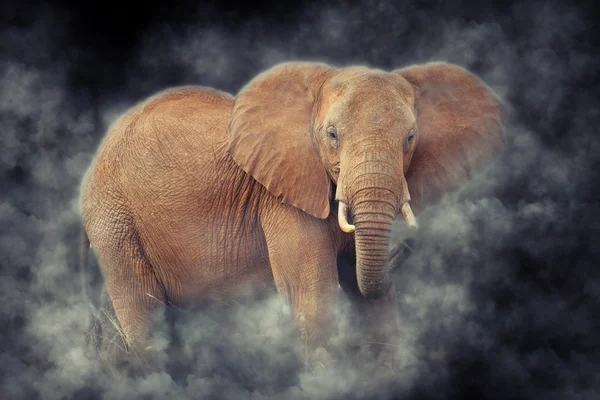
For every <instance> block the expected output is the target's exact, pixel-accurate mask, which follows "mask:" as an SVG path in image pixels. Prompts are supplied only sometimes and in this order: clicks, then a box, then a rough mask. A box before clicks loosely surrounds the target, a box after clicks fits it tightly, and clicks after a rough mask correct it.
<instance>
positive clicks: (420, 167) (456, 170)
mask: <svg viewBox="0 0 600 400" xmlns="http://www.w3.org/2000/svg"><path fill="white" fill-rule="evenodd" d="M394 72H395V73H398V74H400V75H401V76H402V77H404V78H405V79H406V80H407V81H409V82H410V83H411V84H412V85H413V87H414V88H415V111H416V115H417V127H418V132H419V136H418V141H417V144H416V148H415V151H414V154H413V156H412V159H411V163H410V166H409V168H408V172H407V174H406V180H407V183H408V189H409V192H410V195H411V206H412V208H413V209H414V210H415V212H419V211H420V210H423V209H424V208H425V207H427V206H428V205H430V204H433V203H435V202H437V201H439V200H440V199H441V197H442V196H443V195H444V194H445V193H447V192H450V191H453V190H456V189H458V188H459V187H460V186H461V185H463V184H464V183H466V182H467V181H468V180H469V179H471V177H472V176H473V175H474V174H475V173H477V172H478V171H479V170H481V169H483V168H485V167H487V166H488V165H489V164H491V162H492V161H493V158H494V156H496V155H497V153H498V152H499V151H500V150H501V149H502V146H503V135H504V133H503V118H504V115H503V114H504V112H503V106H502V104H501V102H500V100H499V99H498V98H497V97H496V95H495V94H494V92H492V90H491V89H490V88H489V87H487V86H486V85H485V83H483V81H481V80H480V79H479V78H478V77H476V76H475V75H473V74H472V73H470V72H468V71H466V70H465V69H463V68H461V67H459V66H456V65H451V64H446V63H428V64H424V65H416V66H410V67H407V68H403V69H399V70H395V71H394Z"/></svg>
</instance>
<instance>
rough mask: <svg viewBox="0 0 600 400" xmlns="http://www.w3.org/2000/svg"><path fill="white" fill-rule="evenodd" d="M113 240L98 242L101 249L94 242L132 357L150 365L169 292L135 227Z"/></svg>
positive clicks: (119, 233)
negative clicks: (155, 331) (158, 321)
mask: <svg viewBox="0 0 600 400" xmlns="http://www.w3.org/2000/svg"><path fill="white" fill-rule="evenodd" d="M124 231H125V232H124ZM113 233H114V232H113ZM112 237H113V238H115V239H114V240H112V241H111V240H108V241H107V240H104V241H103V240H102V239H100V240H98V241H97V242H98V243H99V244H98V247H96V244H95V243H94V241H93V239H92V238H90V239H91V240H92V246H93V247H94V249H95V250H96V253H97V255H98V258H99V261H100V266H101V268H102V271H103V274H104V279H105V286H106V291H107V292H108V295H109V296H110V300H111V301H112V305H113V308H114V312H115V314H116V317H117V319H118V323H119V325H120V327H121V329H122V334H123V335H124V339H125V341H126V343H127V350H128V351H129V352H130V353H132V354H131V355H132V357H134V358H135V359H137V360H138V361H142V362H143V364H146V362H145V359H146V358H148V356H149V355H150V354H151V353H152V350H153V349H152V346H151V344H152V343H151V342H150V339H151V333H152V332H153V328H154V324H153V322H154V321H155V320H156V317H161V316H162V315H163V312H164V309H165V307H164V305H165V303H166V296H165V290H164V287H163V285H162V283H161V282H159V280H158V279H157V277H156V275H155V273H154V271H153V269H152V266H151V265H150V263H149V262H148V260H147V259H146V257H145V255H144V251H143V248H142V245H141V243H140V241H139V239H138V237H137V234H136V232H134V231H133V228H131V227H126V228H125V229H121V230H119V232H118V235H112ZM104 239H106V237H105V238H104Z"/></svg>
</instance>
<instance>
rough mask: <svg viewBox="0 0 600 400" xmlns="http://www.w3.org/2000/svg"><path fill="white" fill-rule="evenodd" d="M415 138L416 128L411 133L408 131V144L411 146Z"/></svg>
mask: <svg viewBox="0 0 600 400" xmlns="http://www.w3.org/2000/svg"><path fill="white" fill-rule="evenodd" d="M414 138H415V128H412V129H411V130H410V131H408V136H407V137H406V143H407V144H411V143H412V141H413V139H414Z"/></svg>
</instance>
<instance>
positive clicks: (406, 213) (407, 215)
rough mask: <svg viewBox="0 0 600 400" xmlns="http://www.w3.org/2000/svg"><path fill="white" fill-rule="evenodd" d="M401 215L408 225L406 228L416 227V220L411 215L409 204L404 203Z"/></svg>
mask: <svg viewBox="0 0 600 400" xmlns="http://www.w3.org/2000/svg"><path fill="white" fill-rule="evenodd" d="M402 215H403V216H404V219H405V220H406V222H407V223H408V226H410V227H411V228H417V227H418V225H417V220H416V219H415V215H414V214H413V212H412V210H411V208H410V204H408V202H406V203H404V204H403V205H402Z"/></svg>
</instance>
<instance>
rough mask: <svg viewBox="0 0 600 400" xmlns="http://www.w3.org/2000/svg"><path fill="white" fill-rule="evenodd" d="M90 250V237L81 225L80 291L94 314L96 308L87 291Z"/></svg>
mask: <svg viewBox="0 0 600 400" xmlns="http://www.w3.org/2000/svg"><path fill="white" fill-rule="evenodd" d="M89 252H90V238H89V237H88V235H87V232H86V231H85V228H84V227H81V247H80V249H79V273H80V276H81V292H82V295H83V300H84V301H85V302H86V303H87V304H88V307H89V308H90V311H91V312H92V313H93V314H94V315H96V314H97V310H96V307H95V306H94V303H93V301H92V299H91V298H90V296H89V293H88V285H89V283H88V280H89V279H88V259H89Z"/></svg>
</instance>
